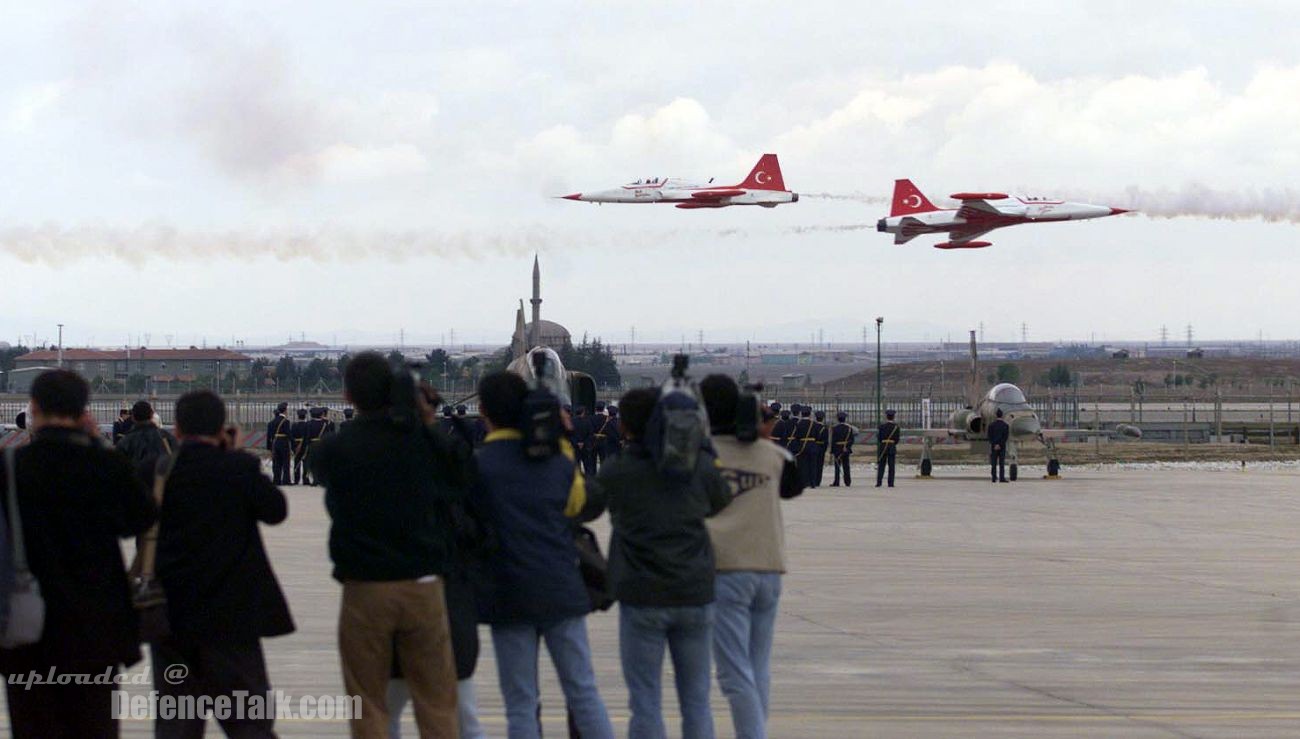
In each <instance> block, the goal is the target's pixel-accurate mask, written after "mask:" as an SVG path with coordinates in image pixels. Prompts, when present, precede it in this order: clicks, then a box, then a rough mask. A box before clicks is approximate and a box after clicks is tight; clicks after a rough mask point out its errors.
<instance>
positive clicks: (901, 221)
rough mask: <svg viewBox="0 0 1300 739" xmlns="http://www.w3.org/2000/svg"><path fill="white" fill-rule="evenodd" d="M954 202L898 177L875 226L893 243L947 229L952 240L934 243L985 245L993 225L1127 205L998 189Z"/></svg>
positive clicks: (1075, 217)
mask: <svg viewBox="0 0 1300 739" xmlns="http://www.w3.org/2000/svg"><path fill="white" fill-rule="evenodd" d="M949 197H951V198H952V199H953V200H959V201H961V205H960V206H958V207H956V208H940V207H938V206H936V205H935V204H934V203H932V202H930V199H929V198H927V197H926V196H925V195H924V194H922V192H921V191H920V190H918V189H917V187H916V185H913V184H912V181H911V180H895V181H894V204H893V207H892V208H891V209H890V211H889V217H888V218H881V219H880V221H879V222H877V223H876V230H877V231H879V232H881V233H891V234H893V235H894V243H895V244H906V243H907V242H909V241H911V240H912V239H914V238H916V237H917V236H920V235H922V234H933V233H944V234H947V235H948V240H947V241H944V242H941V243H938V244H935V245H934V247H935V248H936V249H982V248H984V247H986V246H991V245H992V243H993V242H991V241H978V239H979V237H981V236H983V235H984V234H986V233H988V232H989V231H992V230H993V229H995V228H1005V227H1006V226H1017V225H1020V224H1022V223H1050V222H1054V221H1082V220H1085V219H1088V218H1105V217H1106V216H1116V215H1119V214H1120V213H1127V212H1128V211H1127V210H1125V209H1123V208H1111V207H1109V206H1106V205H1089V204H1088V203H1067V202H1065V201H1064V200H1055V199H1052V198H1040V197H1019V196H1011V195H1007V194H1006V193H1000V192H958V193H953V194H952V195H951V196H949Z"/></svg>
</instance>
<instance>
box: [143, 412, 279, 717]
mask: <svg viewBox="0 0 1300 739" xmlns="http://www.w3.org/2000/svg"><path fill="white" fill-rule="evenodd" d="M285 421H286V423H287V422H288V419H285ZM225 422H226V408H225V404H224V403H222V402H221V398H219V397H217V395H216V393H213V392H212V391H210V390H199V391H195V392H191V393H186V394H185V395H182V396H181V398H180V400H178V401H176V430H177V433H179V434H180V438H181V442H182V444H181V447H180V449H179V450H178V451H177V452H176V454H175V455H174V456H173V457H172V460H171V471H170V474H169V475H168V476H167V485H166V490H165V492H164V494H163V501H162V507H161V511H160V515H159V526H158V559H157V573H158V578H159V579H160V580H161V581H162V585H163V590H164V592H166V593H167V610H168V616H169V619H170V626H171V632H172V634H171V636H170V637H168V638H166V639H164V640H162V641H160V642H157V643H155V644H153V645H151V653H152V662H153V668H154V679H153V684H154V688H155V689H156V690H158V691H159V693H160V694H161V695H163V696H175V697H176V698H177V699H181V698H182V697H183V696H213V697H216V696H234V695H236V692H237V691H247V694H248V695H266V693H267V691H269V690H270V689H271V684H270V680H269V678H268V677H267V673H266V660H265V658H264V657H263V654H262V644H261V638H262V637H268V636H280V635H282V634H288V633H290V632H292V631H293V628H294V627H293V619H292V618H291V617H290V615H289V606H288V603H286V602H285V598H284V593H283V592H281V590H280V584H279V583H278V582H277V581H276V579H275V573H274V572H273V571H272V570H271V563H270V561H269V560H268V559H267V556H266V547H265V546H264V545H263V544H262V534H261V532H260V530H259V529H258V524H259V523H264V524H272V525H274V524H278V523H280V522H282V521H284V519H285V516H286V515H287V514H288V508H287V505H286V502H285V498H284V493H282V492H280V490H279V488H277V487H276V486H275V484H274V483H272V482H271V481H270V480H268V479H267V478H266V476H265V475H263V474H262V467H261V464H260V463H259V462H258V460H257V458H256V457H254V456H252V455H251V454H247V453H245V452H243V451H240V450H239V449H238V447H237V446H236V445H235V442H236V439H234V438H231V437H229V436H226V435H225V434H224V433H223V429H224V427H225ZM163 464H164V465H165V464H166V462H164V463H163ZM169 665H184V666H185V668H186V669H187V671H188V673H187V675H186V677H185V678H184V679H182V680H180V681H175V679H174V677H169V676H167V675H164V674H163V671H164V669H166V668H167V667H168V666H169ZM217 718H218V722H219V723H220V724H221V728H222V729H223V730H224V731H225V732H226V734H227V735H228V736H249V737H253V736H257V737H263V736H264V737H272V736H274V734H273V733H272V731H271V726H272V723H273V722H274V716H273V715H272V716H265V717H256V718H254V717H248V716H241V715H240V714H239V713H238V712H237V713H235V714H234V715H232V716H230V717H228V718H226V719H224V720H223V719H222V718H221V717H217ZM204 721H205V719H204V718H203V717H202V716H199V717H195V718H188V719H172V720H166V719H165V718H164V717H160V718H159V719H158V721H157V723H156V725H155V733H156V735H157V736H158V737H164V738H165V737H190V736H199V735H201V734H202V729H203V723H204Z"/></svg>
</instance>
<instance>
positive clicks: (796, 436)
mask: <svg viewBox="0 0 1300 739" xmlns="http://www.w3.org/2000/svg"><path fill="white" fill-rule="evenodd" d="M796 409H797V410H798V411H799V420H798V421H795V424H794V430H793V431H792V432H791V433H790V446H789V447H787V448H788V449H789V450H790V453H791V454H793V455H794V463H795V467H796V468H798V470H799V479H800V480H801V481H802V482H803V486H804V487H805V488H810V487H812V486H813V484H812V483H813V469H812V467H813V461H814V460H815V459H816V453H817V443H816V442H817V440H816V439H814V438H813V435H812V428H813V420H812V408H810V407H808V406H806V405H800V406H796Z"/></svg>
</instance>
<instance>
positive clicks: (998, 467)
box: [989, 408, 1011, 482]
mask: <svg viewBox="0 0 1300 739" xmlns="http://www.w3.org/2000/svg"><path fill="white" fill-rule="evenodd" d="M1010 439H1011V426H1010V425H1008V424H1007V422H1006V421H1003V420H1002V409H1001V408H999V409H998V410H997V418H995V419H993V423H990V424H989V466H990V467H991V468H992V470H991V472H992V474H993V482H1006V481H1007V442H1008V441H1009V440H1010Z"/></svg>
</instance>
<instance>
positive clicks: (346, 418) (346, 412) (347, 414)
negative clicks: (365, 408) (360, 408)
mask: <svg viewBox="0 0 1300 739" xmlns="http://www.w3.org/2000/svg"><path fill="white" fill-rule="evenodd" d="M355 413H356V411H354V410H352V409H351V408H344V409H343V423H340V424H339V431H342V430H343V429H345V428H347V427H348V424H349V423H352V416H353V415H354V414H355Z"/></svg>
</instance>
